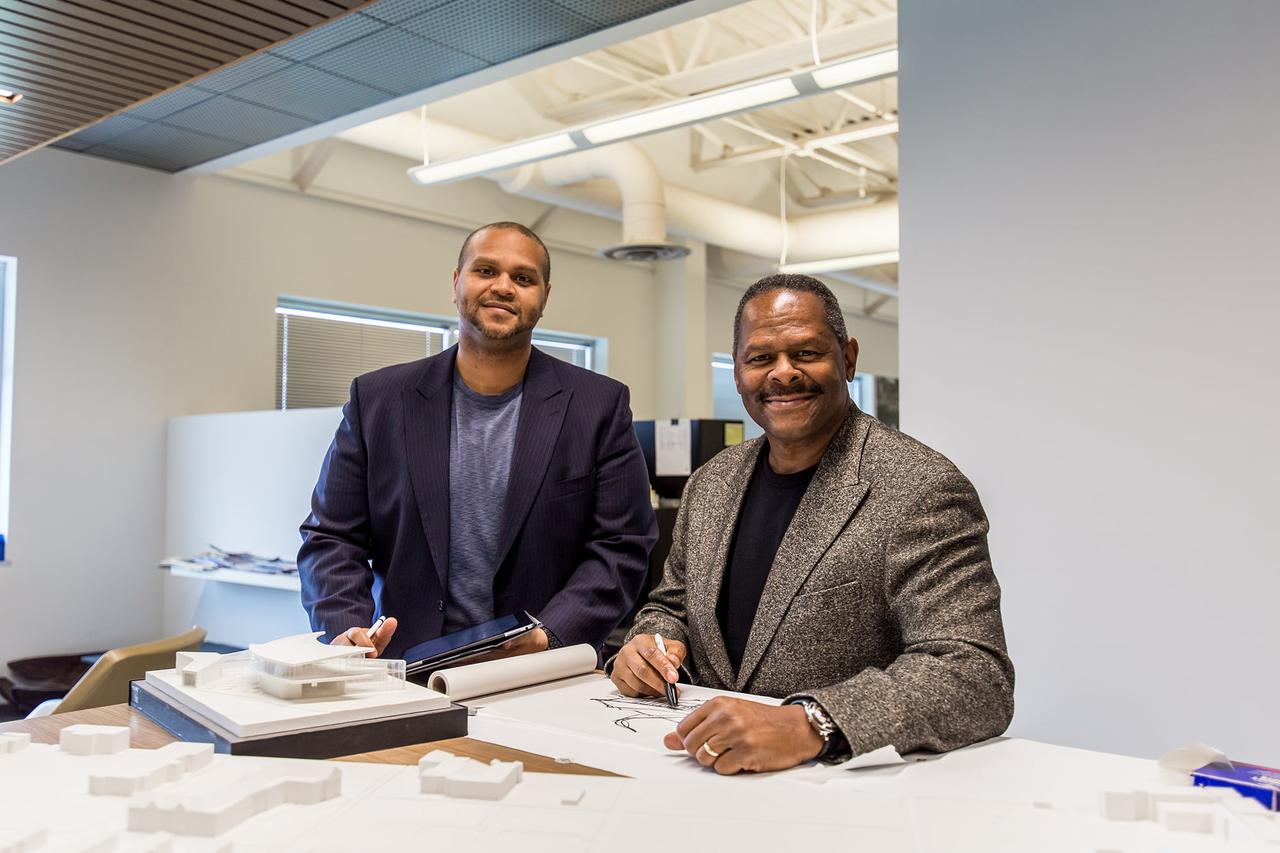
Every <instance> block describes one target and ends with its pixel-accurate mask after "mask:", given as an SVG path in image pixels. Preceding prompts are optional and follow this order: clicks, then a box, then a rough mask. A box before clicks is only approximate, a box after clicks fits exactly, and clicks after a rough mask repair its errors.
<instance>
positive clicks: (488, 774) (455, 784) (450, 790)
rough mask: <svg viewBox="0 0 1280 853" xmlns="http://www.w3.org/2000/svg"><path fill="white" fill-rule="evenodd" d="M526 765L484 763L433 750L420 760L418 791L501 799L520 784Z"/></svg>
mask: <svg viewBox="0 0 1280 853" xmlns="http://www.w3.org/2000/svg"><path fill="white" fill-rule="evenodd" d="M523 772H524V765H523V764H521V763H520V762H519V761H498V760H497V759H496V758H495V759H494V760H493V761H491V762H489V763H488V764H485V763H483V762H480V761H476V760H475V759H474V758H466V757H464V756H460V755H454V754H453V753H451V752H445V751H444V750H442V749H433V750H432V751H431V752H428V753H427V754H426V755H424V756H422V758H420V759H419V760H418V784H419V790H420V791H421V792H422V793H424V794H444V795H445V796H447V797H461V798H464V799H468V800H500V799H502V798H503V797H505V796H506V795H507V794H508V793H509V792H510V791H511V789H512V788H514V787H515V786H516V783H517V782H519V781H520V779H521V776H522V774H523Z"/></svg>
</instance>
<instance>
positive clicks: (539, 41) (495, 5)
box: [400, 0, 599, 63]
mask: <svg viewBox="0 0 1280 853" xmlns="http://www.w3.org/2000/svg"><path fill="white" fill-rule="evenodd" d="M400 26H401V27H403V28H404V29H406V30H409V31H410V32H413V33H417V34H418V35H420V36H422V37H424V38H428V39H431V40H432V41H434V42H438V43H440V44H447V45H449V46H450V47H452V48H454V49H455V50H460V51H463V52H464V53H468V54H470V55H472V56H477V57H479V58H480V59H483V60H484V61H485V62H488V63H498V62H506V61H507V60H509V59H515V58H516V57H519V56H524V55H525V54H526V53H532V52H533V51H535V50H540V49H542V48H544V47H550V46H551V45H553V44H560V43H561V42H566V41H571V40H573V39H576V38H581V37H582V36H585V35H590V34H591V33H593V32H595V31H596V30H598V29H599V26H598V25H597V24H595V23H594V22H593V21H591V20H590V19H588V18H584V17H582V16H581V15H578V14H577V13H575V12H570V11H569V10H568V9H566V8H564V7H562V6H558V5H556V4H555V3H527V2H526V3H512V2H509V0H454V2H452V3H450V4H448V5H447V6H441V7H440V8H439V9H435V10H433V11H430V12H427V13H426V14H424V15H418V16H417V17H415V18H410V19H408V20H407V21H405V22H403V23H402V24H400Z"/></svg>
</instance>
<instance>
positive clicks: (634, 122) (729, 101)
mask: <svg viewBox="0 0 1280 853" xmlns="http://www.w3.org/2000/svg"><path fill="white" fill-rule="evenodd" d="M799 94H800V90H799V89H797V88H796V84H795V83H793V82H791V80H790V79H789V78H785V77H784V78H781V79H778V80H766V81H765V82H763V83H753V84H752V85H750V86H743V87H741V88H738V89H730V90H728V91H726V92H720V93H718V94H715V95H706V96H704V97H701V98H694V99H692V100H689V101H681V102H679V103H675V104H669V105H667V106H661V107H654V108H653V109H650V110H642V111H641V112H638V113H632V114H631V115H626V116H623V117H622V118H616V119H612V120H610V121H602V122H600V123H599V124H593V125H590V126H588V127H586V128H584V129H583V131H582V135H583V136H585V137H586V138H587V140H588V141H589V142H591V143H593V144H596V145H600V144H602V143H605V142H616V141H617V140H619V139H626V138H628V137H631V136H642V135H644V134H646V133H653V132H654V131H657V130H667V129H669V128H673V127H680V126H681V125H686V124H693V123H694V122H696V121H704V120H706V119H709V118H716V117H718V116H723V115H729V114H731V113H737V112H742V111H743V110H749V109H751V108H752V107H758V106H762V105H764V104H771V103H773V102H775V101H785V100H787V99H788V98H794V97H797V96H798V95H799Z"/></svg>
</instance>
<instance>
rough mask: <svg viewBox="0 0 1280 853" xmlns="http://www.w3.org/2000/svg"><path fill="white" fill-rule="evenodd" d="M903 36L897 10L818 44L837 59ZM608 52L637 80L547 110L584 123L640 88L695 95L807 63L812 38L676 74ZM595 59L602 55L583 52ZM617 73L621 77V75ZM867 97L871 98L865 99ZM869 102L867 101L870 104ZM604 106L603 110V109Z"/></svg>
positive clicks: (568, 120)
mask: <svg viewBox="0 0 1280 853" xmlns="http://www.w3.org/2000/svg"><path fill="white" fill-rule="evenodd" d="M896 42H897V16H896V15H888V16H885V17H883V18H876V19H873V20H870V21H862V22H859V23H856V24H851V25H849V26H846V27H842V28H840V29H838V30H832V31H831V32H826V33H820V34H819V36H818V44H819V46H820V49H821V51H822V56H823V58H824V59H828V60H829V59H835V58H838V57H841V56H845V55H847V54H852V53H861V52H863V51H868V50H872V49H873V48H877V47H887V46H889V45H892V44H895V43H896ZM607 56H608V57H609V58H610V59H612V60H617V61H619V63H620V64H622V65H625V66H626V67H627V71H629V72H630V75H631V78H632V79H631V80H629V81H623V83H624V85H622V86H619V87H615V88H613V89H610V90H608V91H604V92H600V93H598V94H595V95H590V96H588V97H586V98H579V99H577V100H575V101H572V102H571V103H567V104H563V105H560V106H558V107H557V106H554V105H553V106H551V107H549V108H548V110H547V116H548V117H549V118H552V119H554V120H556V121H559V122H563V123H566V124H578V123H580V122H582V121H589V120H591V119H594V118H597V117H599V116H600V115H601V114H605V113H608V112H612V111H614V110H615V109H616V108H615V107H614V105H613V102H614V101H615V100H616V99H617V98H619V97H622V96H624V95H632V96H634V95H636V94H639V93H638V91H637V90H639V89H642V88H649V87H656V88H658V89H661V90H662V91H663V92H666V93H668V97H687V96H689V95H693V94H698V93H701V92H708V91H711V90H713V89H718V88H721V87H723V86H729V85H733V84H735V83H740V82H742V81H744V80H751V79H754V78H757V77H761V76H764V75H767V74H770V73H773V72H777V71H785V70H788V69H794V68H801V67H804V66H807V65H809V64H811V62H812V56H811V54H810V42H809V37H808V36H807V35H805V36H803V37H802V38H796V39H792V40H791V41H788V42H786V43H784V44H780V45H774V46H772V47H764V48H760V49H758V50H755V51H752V52H749V53H742V54H738V55H736V56H733V57H730V58H728V59H722V60H718V61H714V62H709V63H706V64H704V65H701V66H699V67H697V68H693V69H689V70H687V71H679V72H676V73H675V74H665V75H664V74H660V73H657V72H655V71H653V70H651V69H646V68H644V67H642V66H640V65H639V64H638V63H636V62H634V61H632V60H630V59H626V58H623V57H620V56H618V55H617V54H616V53H615V52H608V53H607ZM580 59H583V60H586V61H584V62H583V63H582V64H584V65H585V64H587V61H590V62H592V63H593V64H599V63H598V62H596V60H597V57H596V56H593V57H580ZM615 79H616V78H615ZM863 103H867V102H865V101H864V102H863ZM865 108H866V107H864V109H865ZM602 111H603V113H602ZM879 111H880V108H879V107H876V106H875V105H874V104H873V105H871V109H870V110H869V112H871V113H872V114H875V113H877V112H879Z"/></svg>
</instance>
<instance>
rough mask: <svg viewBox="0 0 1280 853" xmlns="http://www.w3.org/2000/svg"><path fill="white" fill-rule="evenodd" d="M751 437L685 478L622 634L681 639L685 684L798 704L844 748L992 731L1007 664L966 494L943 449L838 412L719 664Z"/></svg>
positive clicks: (939, 740)
mask: <svg viewBox="0 0 1280 853" xmlns="http://www.w3.org/2000/svg"><path fill="white" fill-rule="evenodd" d="M763 445H764V440H763V439H755V440H752V441H748V442H746V443H744V444H741V445H739V446H737V447H731V448H728V449H726V450H724V451H723V452H721V453H720V454H719V455H717V456H716V457H715V458H714V459H712V460H711V461H710V462H708V463H707V464H706V465H704V466H703V467H702V468H700V469H698V471H697V472H695V473H694V475H693V476H692V477H690V479H689V482H688V484H687V485H686V487H685V492H684V499H683V501H682V503H681V506H680V513H679V516H678V517H677V520H676V527H675V534H674V537H673V543H672V548H671V553H670V556H669V557H668V558H667V562H666V566H665V569H664V574H663V578H662V581H661V583H660V584H659V585H658V586H657V587H656V588H655V589H654V590H653V592H652V594H651V595H650V598H649V601H648V602H647V603H646V604H645V606H644V607H643V608H642V609H641V610H640V612H639V614H638V615H637V617H636V621H635V626H634V627H633V628H632V630H631V635H632V636H634V635H635V634H638V633H645V634H652V633H661V634H663V635H664V636H669V637H674V638H676V639H679V640H683V641H684V642H685V643H686V645H687V646H688V649H689V654H688V657H687V658H686V661H685V665H686V668H687V669H688V670H689V673H690V674H691V675H692V677H693V679H694V682H695V683H697V684H701V685H704V686H707V687H715V688H720V689H727V690H736V691H740V692H746V693H755V694H760V695H765V696H776V697H793V696H809V697H813V698H814V699H816V700H818V702H820V703H821V704H822V706H823V707H824V708H826V709H827V711H828V712H829V713H830V714H831V716H832V717H833V718H834V719H835V721H836V723H837V725H839V726H840V729H841V731H842V732H843V733H844V735H845V737H847V738H848V739H849V743H850V745H851V746H852V747H853V749H854V752H855V754H856V753H862V752H866V751H868V750H872V749H876V748H878V747H881V746H884V745H886V744H892V745H893V746H895V747H897V748H898V750H899V751H900V752H906V751H910V750H917V749H928V750H937V751H941V750H948V749H955V748H957V747H961V746H964V745H966V744H970V743H974V742H976V741H979V740H983V739H985V738H989V737H994V736H996V735H999V734H1000V733H1002V732H1003V731H1004V730H1005V728H1006V727H1007V726H1008V724H1009V720H1010V718H1011V717H1012V715H1013V664H1012V663H1011V662H1010V660H1009V656H1008V654H1007V652H1006V649H1005V639H1004V626H1003V623H1002V621H1001V618H1000V587H999V584H998V583H997V582H996V578H995V575H994V574H993V573H992V570H991V558H990V555H989V553H988V550H987V519H986V515H985V514H984V512H983V510H982V505H981V503H980V502H979V501H978V495H977V493H976V492H975V491H974V489H973V486H972V485H971V484H970V483H969V481H968V479H966V478H965V476H964V475H963V474H961V473H960V472H959V471H958V470H957V469H956V467H955V466H954V465H953V464H952V463H951V462H950V461H949V460H948V459H947V458H946V457H944V456H942V455H941V454H939V453H937V452H935V451H933V450H931V449H929V448H928V447H926V446H925V445H923V444H921V443H920V442H918V441H915V440H914V439H911V438H909V437H907V436H905V435H903V434H902V433H900V432H898V431H896V430H893V429H890V428H888V427H886V426H884V425H883V424H881V423H880V422H879V421H877V420H876V419H874V418H872V417H870V416H868V415H866V414H864V413H862V412H861V411H859V410H858V409H857V408H856V407H852V406H851V407H850V412H849V415H848V417H847V418H846V419H845V422H844V424H843V425H842V426H841V428H840V430H839V432H838V433H837V434H836V436H835V438H834V439H833V440H832V442H831V444H830V446H829V447H828V448H827V451H826V453H825V454H824V455H823V457H822V460H821V462H820V463H819V465H818V470H817V471H816V472H815V473H814V476H813V480H812V482H811V483H810V485H809V488H808V490H807V491H806V492H805V495H804V498H803V499H802V500H801V502H800V506H799V507H798V508H797V510H796V513H795V516H794V517H793V518H792V520H791V525H790V527H788V528H787V532H786V534H785V536H784V537H783V539H782V543H781V545H780V546H779V548H778V553H777V556H776V558H775V559H774V562H773V566H772V568H771V569H770V571H769V577H768V580H767V581H766V583H765V587H764V591H763V593H762V594H761V597H760V604H759V607H758V608H757V610H756V616H755V621H754V622H753V623H752V626H751V632H750V634H749V637H748V640H747V645H746V649H745V650H744V652H743V656H742V664H741V666H740V667H739V669H738V671H737V672H736V673H735V672H734V671H733V667H732V665H731V664H730V662H729V658H728V654H727V652H726V651H725V645H724V638H723V636H722V634H721V631H720V623H719V620H718V619H717V617H716V603H717V601H718V600H719V598H720V583H721V579H722V578H723V576H724V571H725V562H726V559H727V555H728V552H729V544H730V541H731V539H732V537H733V533H734V527H735V523H736V520H737V517H738V512H739V508H740V507H741V504H742V498H743V495H744V493H745V491H746V487H747V484H748V483H749V482H750V480H751V473H752V468H753V466H754V465H755V462H756V457H757V455H758V454H759V453H760V451H761V448H762V447H763ZM628 639H630V637H628Z"/></svg>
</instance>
